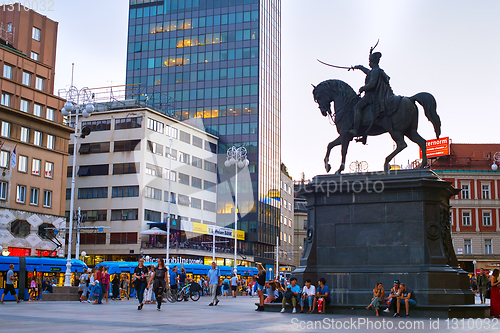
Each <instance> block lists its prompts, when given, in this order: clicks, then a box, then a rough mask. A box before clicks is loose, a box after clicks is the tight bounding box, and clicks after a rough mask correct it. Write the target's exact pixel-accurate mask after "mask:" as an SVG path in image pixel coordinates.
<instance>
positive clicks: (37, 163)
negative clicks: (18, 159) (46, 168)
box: [31, 158, 42, 176]
mask: <svg viewBox="0 0 500 333" xmlns="http://www.w3.org/2000/svg"><path fill="white" fill-rule="evenodd" d="M41 169H42V161H41V160H39V159H37V158H34V159H33V161H32V163H31V174H32V175H35V176H40V172H41Z"/></svg>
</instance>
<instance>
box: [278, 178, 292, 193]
mask: <svg viewBox="0 0 500 333" xmlns="http://www.w3.org/2000/svg"><path fill="white" fill-rule="evenodd" d="M281 189H282V190H283V191H285V192H286V193H288V194H290V195H292V187H291V186H290V185H288V184H287V183H285V182H283V181H281Z"/></svg>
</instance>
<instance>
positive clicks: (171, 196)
mask: <svg viewBox="0 0 500 333" xmlns="http://www.w3.org/2000/svg"><path fill="white" fill-rule="evenodd" d="M167 200H168V191H165V202H167ZM170 203H173V204H175V203H176V201H175V193H174V192H170Z"/></svg>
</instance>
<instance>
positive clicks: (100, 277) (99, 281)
mask: <svg viewBox="0 0 500 333" xmlns="http://www.w3.org/2000/svg"><path fill="white" fill-rule="evenodd" d="M105 276H106V274H105V273H104V266H99V270H98V271H97V273H96V275H95V281H96V287H97V292H98V293H99V295H98V297H97V304H102V297H103V295H104V290H105V289H103V287H104V277H105ZM94 304H95V303H94Z"/></svg>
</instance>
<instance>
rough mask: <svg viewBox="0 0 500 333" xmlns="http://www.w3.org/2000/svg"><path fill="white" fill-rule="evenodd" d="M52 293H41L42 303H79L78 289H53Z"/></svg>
mask: <svg viewBox="0 0 500 333" xmlns="http://www.w3.org/2000/svg"><path fill="white" fill-rule="evenodd" d="M52 291H53V292H52V293H42V301H79V300H80V295H79V294H78V287H54V288H52Z"/></svg>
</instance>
